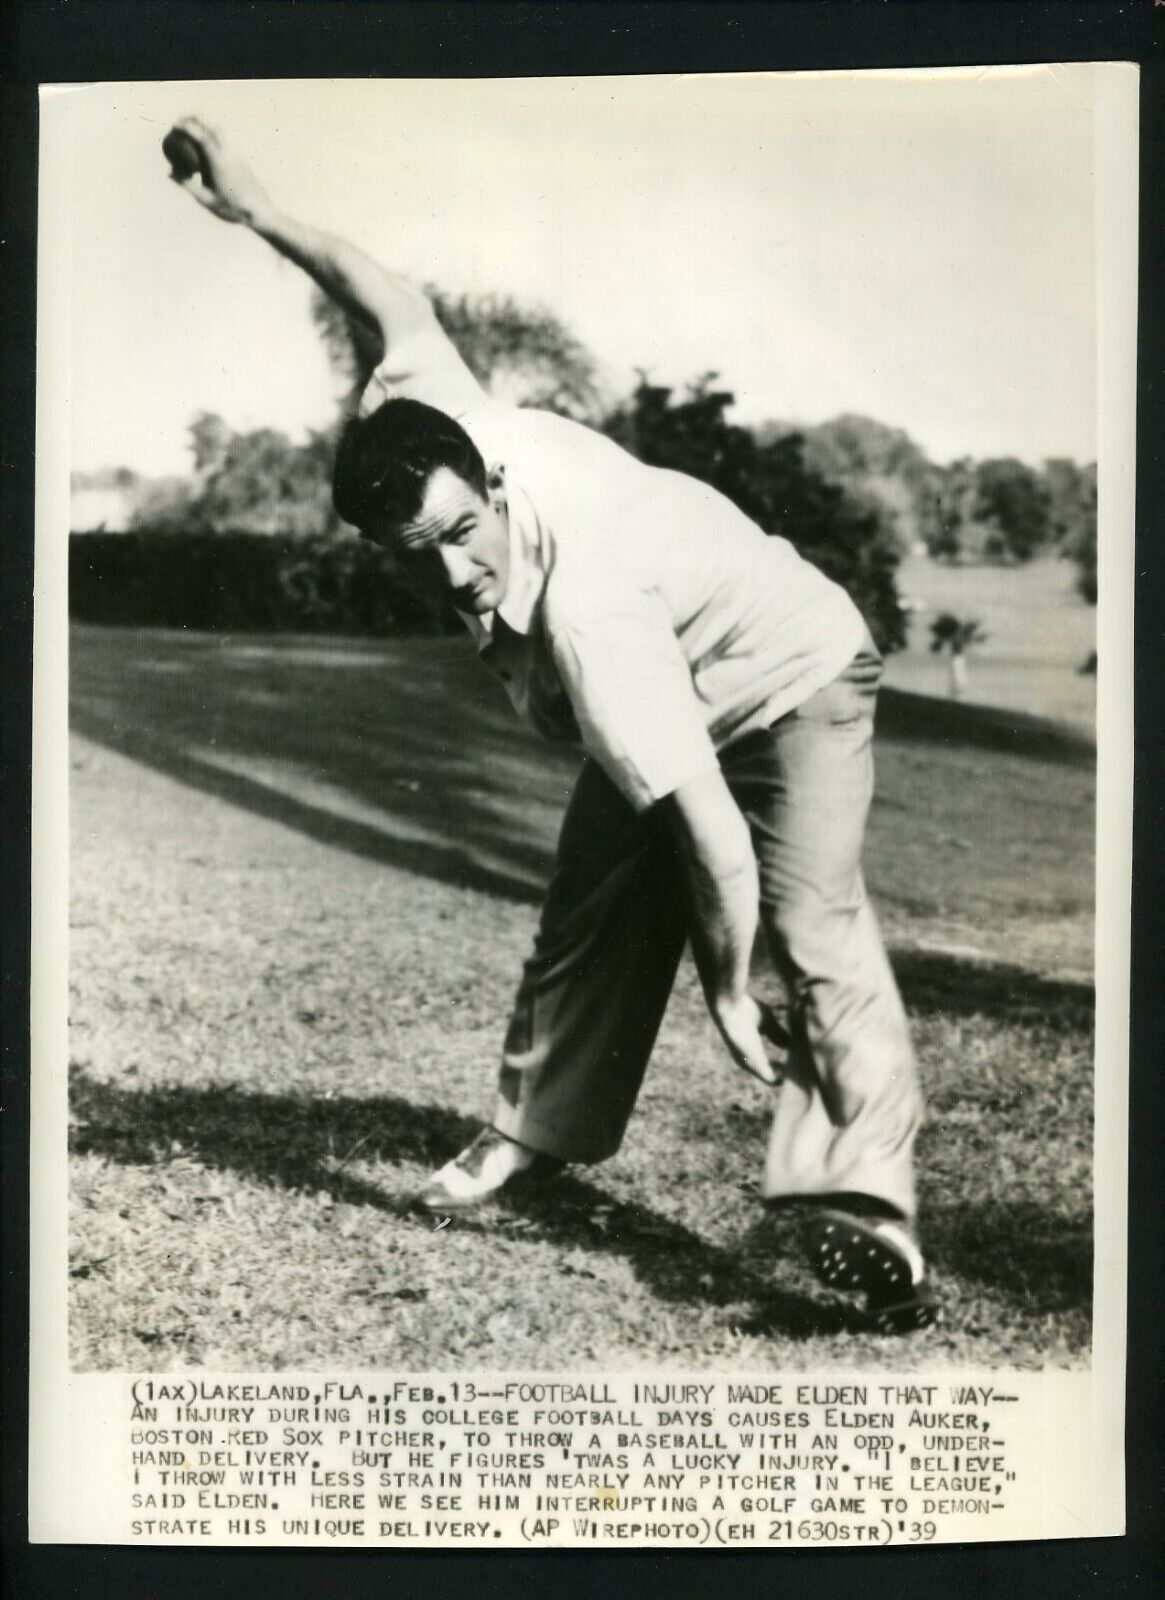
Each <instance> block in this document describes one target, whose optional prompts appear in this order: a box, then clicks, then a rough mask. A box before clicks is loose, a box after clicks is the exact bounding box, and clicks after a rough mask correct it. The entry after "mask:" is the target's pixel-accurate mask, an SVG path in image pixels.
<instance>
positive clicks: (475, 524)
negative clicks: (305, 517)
mask: <svg viewBox="0 0 1165 1600" xmlns="http://www.w3.org/2000/svg"><path fill="white" fill-rule="evenodd" d="M365 537H366V538H369V539H371V540H372V541H373V542H374V543H375V544H379V545H384V546H385V547H387V548H390V549H391V550H392V551H393V552H394V553H395V554H396V555H397V556H399V557H400V558H401V559H402V561H403V562H404V563H405V564H406V565H407V566H408V568H409V571H410V572H411V573H412V574H413V575H414V577H415V578H416V579H417V581H418V582H419V583H420V584H422V585H423V586H424V587H425V588H426V589H428V590H429V592H430V593H431V594H433V595H435V596H446V595H447V596H448V597H449V598H450V599H451V600H452V602H453V604H454V605H455V606H456V607H457V609H458V610H459V611H469V612H472V613H473V614H474V615H477V616H481V615H483V614H484V613H485V612H487V611H495V610H496V609H497V607H498V606H499V605H500V604H501V602H502V600H503V599H504V598H505V593H506V588H507V586H508V585H509V581H510V527H509V515H508V512H507V510H506V498H505V486H504V474H503V471H502V469H501V468H500V467H495V468H494V469H493V470H492V471H491V472H490V475H489V483H488V498H487V499H485V500H483V499H482V498H481V496H480V495H479V494H478V493H477V492H476V491H475V490H473V489H471V488H470V486H469V485H468V484H467V483H466V482H465V480H464V479H463V478H461V477H459V476H458V475H457V473H455V472H453V471H452V470H451V469H450V468H449V467H438V468H437V470H436V472H434V473H433V475H432V477H431V478H430V479H429V481H428V484H427V485H426V487H425V498H424V499H423V500H422V502H421V506H420V509H419V511H418V512H417V514H416V516H415V517H414V518H413V519H412V521H411V522H407V523H404V524H403V525H399V526H394V527H392V528H369V529H367V530H366V531H365Z"/></svg>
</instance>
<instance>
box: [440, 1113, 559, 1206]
mask: <svg viewBox="0 0 1165 1600" xmlns="http://www.w3.org/2000/svg"><path fill="white" fill-rule="evenodd" d="M564 1165H565V1163H564V1162H562V1161H559V1160H558V1159H557V1157H555V1156H545V1155H541V1154H540V1153H539V1152H538V1151H537V1150H530V1149H528V1148H527V1146H526V1145H524V1144H519V1143H518V1142H517V1140H516V1139H507V1138H506V1136H505V1134H504V1133H499V1132H498V1131H497V1129H496V1128H483V1129H482V1130H481V1132H480V1133H479V1134H478V1136H477V1138H476V1139H474V1141H473V1143H472V1144H470V1145H467V1146H466V1147H465V1149H464V1150H463V1151H462V1152H461V1154H460V1155H459V1156H456V1157H455V1158H454V1159H453V1160H452V1161H449V1162H446V1164H445V1165H444V1166H443V1167H442V1168H441V1169H440V1171H438V1172H435V1173H434V1174H433V1176H432V1177H431V1178H430V1179H429V1181H428V1183H427V1184H426V1185H425V1187H424V1188H423V1189H422V1190H421V1192H420V1194H419V1195H418V1196H417V1202H418V1204H419V1205H422V1206H424V1207H425V1208H426V1210H428V1211H438V1212H440V1213H441V1214H442V1215H446V1214H448V1213H450V1212H453V1211H468V1210H469V1209H470V1208H471V1207H473V1206H480V1205H485V1204H486V1203H487V1202H488V1201H490V1200H492V1199H494V1198H495V1196H496V1195H498V1194H499V1193H500V1192H501V1190H502V1189H504V1188H505V1186H506V1184H508V1183H509V1182H511V1180H512V1179H515V1178H518V1177H524V1178H527V1179H533V1180H537V1179H538V1178H544V1177H551V1176H553V1175H554V1173H556V1172H561V1171H562V1168H563V1166H564Z"/></svg>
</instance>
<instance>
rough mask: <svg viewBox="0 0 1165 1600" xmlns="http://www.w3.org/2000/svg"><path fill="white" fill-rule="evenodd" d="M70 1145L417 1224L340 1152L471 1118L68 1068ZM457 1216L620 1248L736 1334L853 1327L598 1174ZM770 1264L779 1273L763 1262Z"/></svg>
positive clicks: (641, 1269)
mask: <svg viewBox="0 0 1165 1600" xmlns="http://www.w3.org/2000/svg"><path fill="white" fill-rule="evenodd" d="M71 1105H72V1111H73V1117H74V1122H75V1126H74V1131H73V1135H72V1145H73V1149H74V1150H75V1151H76V1152H77V1153H78V1154H95V1155H99V1156H101V1157H103V1158H104V1159H106V1160H108V1161H115V1162H118V1163H119V1164H121V1165H126V1166H152V1165H156V1164H159V1163H164V1162H165V1161H166V1160H167V1159H168V1158H169V1152H170V1150H171V1147H172V1145H173V1143H174V1142H177V1143H178V1144H180V1145H181V1147H182V1153H183V1155H188V1156H194V1157H196V1158H197V1159H198V1160H200V1161H201V1162H203V1163H205V1164H206V1165H208V1166H213V1167H218V1168H220V1169H223V1170H229V1171H232V1172H235V1173H238V1174H240V1175H242V1176H244V1177H248V1178H251V1179H257V1180H259V1181H260V1182H263V1183H268V1184H272V1185H275V1186H278V1187H281V1188H289V1189H297V1190H304V1191H308V1192H314V1193H327V1194H330V1195H331V1196H332V1198H333V1199H334V1200H336V1201H337V1202H340V1203H343V1204H347V1205H355V1206H372V1207H375V1208H376V1209H378V1210H381V1211H385V1212H389V1213H391V1214H393V1215H395V1216H397V1217H399V1218H400V1219H401V1220H402V1221H408V1222H412V1223H413V1224H414V1225H415V1226H416V1227H418V1228H424V1229H425V1230H426V1231H429V1230H431V1228H432V1227H433V1219H432V1218H431V1217H430V1216H429V1215H427V1214H425V1213H421V1212H419V1211H418V1210H417V1209H416V1207H415V1205H414V1202H413V1200H412V1197H411V1195H400V1194H391V1193H386V1192H385V1191H384V1190H383V1189H381V1188H379V1187H377V1185H376V1184H374V1183H371V1182H369V1181H367V1180H366V1179H364V1178H361V1177H359V1176H357V1175H356V1174H354V1173H350V1172H346V1171H345V1170H344V1165H345V1158H346V1157H347V1158H348V1159H354V1158H355V1155H356V1153H357V1152H358V1154H359V1159H360V1161H361V1162H368V1161H384V1162H388V1163H390V1164H396V1163H400V1162H409V1163H414V1164H417V1165H419V1166H421V1167H423V1168H426V1169H427V1168H431V1167H435V1166H438V1165H439V1164H441V1163H442V1162H444V1161H446V1160H448V1158H449V1157H450V1156H451V1155H453V1154H455V1153H456V1151H457V1150H459V1149H461V1148H462V1147H463V1146H464V1145H465V1144H466V1143H467V1142H468V1141H469V1140H470V1139H471V1138H472V1137H473V1136H474V1134H475V1133H476V1132H477V1131H478V1128H479V1126H480V1124H479V1123H477V1122H476V1121H473V1120H472V1119H470V1118H468V1117H464V1116H462V1115H461V1114H460V1113H459V1112H456V1111H449V1110H446V1109H444V1108H442V1107H439V1106H427V1105H415V1104H413V1103H412V1102H411V1101H408V1100H401V1099H398V1098H395V1097H391V1096H383V1097H380V1098H377V1099H374V1100H353V1099H332V1100H312V1099H309V1098H298V1097H293V1096H289V1095H261V1094H250V1093H245V1094H244V1093H240V1092H239V1091H237V1090H232V1089H226V1090H222V1089H219V1090H191V1089H182V1088H175V1089H165V1090H162V1089H146V1090H126V1089H124V1088H119V1087H117V1086H116V1085H113V1084H109V1083H102V1082H100V1081H98V1080H96V1079H93V1078H90V1077H89V1076H88V1075H87V1074H85V1073H83V1072H76V1071H75V1072H74V1074H73V1077H72V1085H71ZM454 1226H456V1227H458V1228H463V1229H469V1230H472V1231H477V1232H490V1233H494V1234H499V1235H501V1236H502V1237H505V1238H507V1239H512V1240H513V1241H514V1242H515V1243H518V1244H521V1243H524V1242H526V1241H530V1242H539V1241H547V1240H549V1241H551V1242H553V1243H554V1244H556V1245H559V1246H561V1247H563V1248H567V1249H574V1250H584V1251H594V1252H596V1253H598V1254H601V1255H617V1256H622V1257H624V1258H625V1259H626V1260H627V1261H628V1262H629V1263H630V1265H631V1268H632V1270H633V1271H634V1272H635V1274H636V1276H637V1277H638V1278H639V1279H640V1280H641V1281H642V1282H643V1283H644V1284H646V1285H647V1287H648V1288H649V1289H650V1290H651V1291H652V1293H653V1294H655V1295H656V1296H657V1297H658V1298H659V1299H660V1300H664V1301H671V1302H684V1303H689V1304H693V1305H719V1306H728V1305H739V1304H740V1303H741V1301H748V1302H749V1304H750V1307H751V1314H750V1316H749V1319H748V1324H747V1328H746V1329H745V1330H744V1331H750V1332H756V1331H760V1330H761V1329H764V1331H766V1332H768V1333H777V1334H780V1335H783V1336H784V1337H786V1338H790V1339H808V1338H814V1337H820V1336H822V1335H830V1334H835V1333H840V1332H845V1331H850V1332H853V1331H857V1330H858V1329H859V1328H860V1325H861V1324H860V1319H859V1318H858V1317H857V1315H856V1314H855V1313H853V1312H852V1311H851V1310H850V1309H849V1308H848V1307H845V1306H842V1305H838V1304H822V1303H818V1302H816V1301H813V1300H810V1299H808V1298H804V1297H801V1296H798V1295H795V1294H791V1293H789V1292H787V1291H785V1290H782V1289H780V1288H778V1287H776V1286H774V1285H773V1284H772V1283H770V1282H768V1281H766V1280H764V1279H762V1278H761V1277H759V1276H758V1275H756V1274H754V1273H750V1272H749V1271H748V1270H747V1269H745V1268H744V1267H743V1266H742V1262H741V1258H740V1256H739V1254H738V1253H736V1252H734V1251H728V1250H723V1249H721V1248H719V1247H718V1246H716V1245H714V1244H711V1243H709V1242H708V1241H707V1240H704V1239H701V1238H700V1237H699V1236H698V1235H696V1234H694V1233H692V1232H691V1231H690V1230H689V1229H687V1228H685V1227H684V1226H683V1225H682V1224H680V1223H678V1222H674V1221H672V1220H670V1219H669V1218H667V1217H663V1216H661V1215H659V1213H658V1212H655V1211H652V1210H650V1209H649V1208H647V1207H644V1206H634V1205H629V1204H627V1203H626V1202H624V1201H620V1200H617V1199H614V1198H613V1197H612V1196H611V1195H610V1194H608V1193H607V1192H606V1191H605V1190H604V1189H602V1188H601V1187H599V1186H598V1185H597V1184H594V1183H591V1182H589V1181H588V1180H586V1179H585V1178H582V1177H578V1176H575V1175H574V1174H573V1173H569V1172H568V1173H564V1174H563V1175H562V1176H561V1177H559V1178H557V1179H555V1180H554V1182H553V1183H552V1184H548V1185H546V1186H545V1187H542V1188H535V1187H533V1186H530V1187H527V1188H526V1189H524V1190H519V1191H518V1192H517V1193H515V1195H514V1196H513V1197H512V1198H508V1199H507V1202H506V1205H505V1207H504V1208H503V1207H501V1206H495V1207H492V1208H491V1209H490V1211H489V1212H488V1213H485V1214H483V1213H477V1214H475V1215H472V1216H469V1217H462V1218H457V1219H456V1221H455V1223H454ZM774 1270H778V1269H777V1267H776V1265H775V1264H774Z"/></svg>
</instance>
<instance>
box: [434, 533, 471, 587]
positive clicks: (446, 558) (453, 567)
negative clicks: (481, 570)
mask: <svg viewBox="0 0 1165 1600" xmlns="http://www.w3.org/2000/svg"><path fill="white" fill-rule="evenodd" d="M437 550H438V554H439V555H440V558H441V565H442V567H443V568H444V571H445V582H446V583H447V584H448V585H449V587H450V588H451V589H455V590H456V589H464V588H465V587H466V585H467V584H469V583H470V582H471V581H472V579H473V568H472V565H471V563H470V560H469V557H468V556H467V555H466V553H465V551H464V550H462V549H461V548H459V547H458V546H457V545H447V544H444V545H438V547H437Z"/></svg>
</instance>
